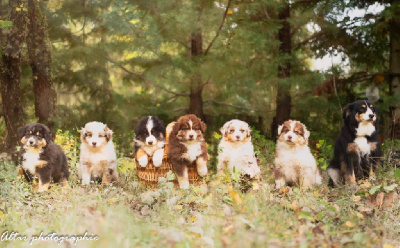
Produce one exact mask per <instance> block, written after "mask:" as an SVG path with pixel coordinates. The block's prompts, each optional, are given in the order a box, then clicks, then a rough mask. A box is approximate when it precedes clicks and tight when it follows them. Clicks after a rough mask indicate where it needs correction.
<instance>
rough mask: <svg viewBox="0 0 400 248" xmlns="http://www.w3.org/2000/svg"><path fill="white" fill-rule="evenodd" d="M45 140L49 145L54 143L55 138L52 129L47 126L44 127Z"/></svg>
mask: <svg viewBox="0 0 400 248" xmlns="http://www.w3.org/2000/svg"><path fill="white" fill-rule="evenodd" d="M44 130H45V132H44V139H45V140H46V143H47V144H50V143H53V141H54V137H53V133H52V132H51V130H50V128H48V127H47V126H44Z"/></svg>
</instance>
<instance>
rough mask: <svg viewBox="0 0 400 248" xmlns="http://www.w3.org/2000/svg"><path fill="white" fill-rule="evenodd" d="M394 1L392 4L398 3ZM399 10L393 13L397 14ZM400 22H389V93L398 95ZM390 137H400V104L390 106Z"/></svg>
mask: <svg viewBox="0 0 400 248" xmlns="http://www.w3.org/2000/svg"><path fill="white" fill-rule="evenodd" d="M398 2H399V1H394V2H393V3H392V5H394V4H398ZM399 15H400V11H398V10H397V12H395V13H394V16H399ZM399 30H400V22H399V21H398V19H397V18H396V17H394V18H393V19H392V21H391V23H390V61H389V63H390V65H389V66H390V68H389V70H390V75H391V76H390V79H389V80H390V93H391V94H392V95H394V96H400V34H399ZM391 110H392V111H391V114H392V116H391V120H392V123H391V133H390V138H391V139H400V104H399V103H398V104H397V105H395V106H392V107H391Z"/></svg>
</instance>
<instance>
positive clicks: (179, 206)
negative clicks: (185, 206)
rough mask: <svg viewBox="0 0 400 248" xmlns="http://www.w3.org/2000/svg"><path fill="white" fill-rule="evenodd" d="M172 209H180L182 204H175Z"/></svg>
mask: <svg viewBox="0 0 400 248" xmlns="http://www.w3.org/2000/svg"><path fill="white" fill-rule="evenodd" d="M174 209H175V210H181V209H182V205H175V206H174Z"/></svg>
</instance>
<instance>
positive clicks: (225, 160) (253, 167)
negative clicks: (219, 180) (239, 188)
mask: <svg viewBox="0 0 400 248" xmlns="http://www.w3.org/2000/svg"><path fill="white" fill-rule="evenodd" d="M232 126H234V127H235V131H234V132H233V133H230V135H232V137H234V138H235V140H234V141H232V140H227V139H225V138H222V139H221V141H220V143H219V145H218V168H217V170H218V171H219V172H221V171H222V170H224V169H225V167H227V168H228V169H229V171H231V172H232V171H233V168H235V170H238V171H240V172H241V174H243V175H249V176H250V178H253V177H255V176H257V175H258V174H260V168H259V167H258V165H257V159H256V157H255V154H254V148H253V144H252V143H251V137H248V141H247V142H243V140H244V139H245V138H246V136H247V134H249V133H250V128H249V126H248V124H247V123H245V122H243V121H240V120H232V121H229V122H227V123H225V125H224V126H223V127H222V129H221V132H222V135H225V133H226V132H229V128H230V127H232ZM240 127H242V128H245V129H246V130H244V131H245V132H241V131H240Z"/></svg>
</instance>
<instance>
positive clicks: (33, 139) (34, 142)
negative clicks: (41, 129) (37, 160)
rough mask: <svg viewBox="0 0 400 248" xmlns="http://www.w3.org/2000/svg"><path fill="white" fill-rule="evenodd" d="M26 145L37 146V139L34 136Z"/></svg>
mask: <svg viewBox="0 0 400 248" xmlns="http://www.w3.org/2000/svg"><path fill="white" fill-rule="evenodd" d="M26 145H27V146H28V147H29V146H35V145H36V139H35V138H34V137H33V136H32V137H30V138H29V139H28V140H27V141H26Z"/></svg>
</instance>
